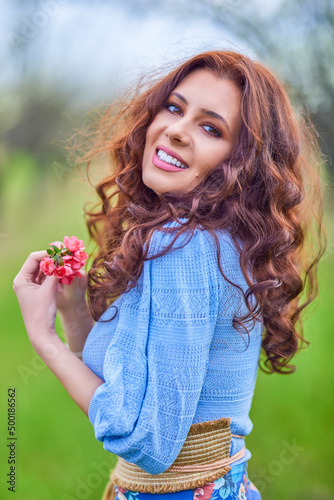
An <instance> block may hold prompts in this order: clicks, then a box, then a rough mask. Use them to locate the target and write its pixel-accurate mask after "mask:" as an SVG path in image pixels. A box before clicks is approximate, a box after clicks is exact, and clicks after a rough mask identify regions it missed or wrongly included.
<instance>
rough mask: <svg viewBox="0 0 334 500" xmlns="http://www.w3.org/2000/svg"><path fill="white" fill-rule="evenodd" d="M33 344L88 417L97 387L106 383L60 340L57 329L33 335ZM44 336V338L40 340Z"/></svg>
mask: <svg viewBox="0 0 334 500" xmlns="http://www.w3.org/2000/svg"><path fill="white" fill-rule="evenodd" d="M31 338H32V339H34V338H35V339H34V340H31V344H32V346H33V347H34V349H35V351H36V353H37V354H38V356H39V357H40V358H41V359H42V360H43V361H44V363H45V364H46V365H47V366H48V367H49V368H50V370H51V371H52V372H53V373H54V374H55V375H56V377H57V378H58V380H59V381H60V383H61V384H62V385H63V386H64V388H65V389H66V391H67V392H68V394H69V395H70V396H71V398H72V399H73V401H74V402H75V403H76V404H77V405H78V406H79V408H81V410H82V411H83V412H84V413H85V415H86V416H87V417H88V408H89V404H90V401H91V399H92V397H93V394H94V392H95V390H96V389H97V387H98V386H99V385H101V384H103V383H104V380H102V379H101V378H100V377H98V376H97V375H95V373H94V372H92V370H90V369H89V368H88V366H86V365H85V364H84V363H83V362H82V361H80V359H78V358H77V357H76V356H75V355H74V354H73V353H72V352H71V351H70V350H69V349H68V348H67V347H66V346H65V344H64V343H63V342H62V341H61V340H60V338H59V337H58V335H57V333H56V331H55V330H54V331H51V332H50V333H48V332H39V335H38V337H35V336H33V335H31ZM40 338H42V339H43V340H42V341H41V340H38V339H40Z"/></svg>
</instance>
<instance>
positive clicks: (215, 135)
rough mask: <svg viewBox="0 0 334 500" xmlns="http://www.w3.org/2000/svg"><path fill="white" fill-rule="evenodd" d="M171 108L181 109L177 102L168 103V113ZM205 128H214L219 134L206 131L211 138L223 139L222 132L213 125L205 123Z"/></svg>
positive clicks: (166, 106) (166, 107)
mask: <svg viewBox="0 0 334 500" xmlns="http://www.w3.org/2000/svg"><path fill="white" fill-rule="evenodd" d="M169 106H175V108H178V109H181V108H180V106H179V105H178V104H175V102H167V103H166V104H165V106H164V108H165V109H167V111H169V109H168V108H169ZM170 113H172V111H170ZM203 126H205V127H210V128H213V129H214V130H215V131H216V132H217V134H211V133H210V132H208V131H207V130H206V132H208V134H209V135H211V137H222V133H221V132H220V130H219V129H218V128H217V127H214V126H213V125H212V124H211V123H203Z"/></svg>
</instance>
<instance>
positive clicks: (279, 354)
mask: <svg viewBox="0 0 334 500" xmlns="http://www.w3.org/2000/svg"><path fill="white" fill-rule="evenodd" d="M198 68H207V69H209V70H210V71H212V72H213V73H214V74H215V75H216V76H218V77H219V78H224V79H228V80H230V81H231V82H233V83H234V84H235V85H236V86H237V87H238V88H239V89H240V92H241V96H242V98H241V118H242V126H241V131H240V137H239V142H238V144H237V145H236V147H235V149H234V150H233V152H232V154H231V155H230V157H229V159H228V161H227V162H224V163H223V166H222V167H220V168H217V169H215V170H213V171H211V172H210V173H209V174H208V175H207V176H206V178H204V179H203V180H202V181H201V182H200V183H199V184H198V185H197V186H196V187H195V188H194V189H193V190H192V191H190V192H188V193H182V194H180V193H176V192H171V191H169V192H168V193H164V194H162V195H161V196H158V195H157V194H156V193H155V192H154V191H153V190H152V189H150V188H148V187H147V186H146V185H145V184H144V183H143V181H142V158H143V151H144V146H145V139H146V131H147V128H148V126H149V125H150V124H151V122H152V120H153V119H154V117H155V116H156V114H157V113H158V112H159V111H160V110H161V109H162V107H163V106H164V105H166V102H167V100H168V98H169V95H170V93H171V92H172V91H173V89H174V88H175V87H176V86H177V85H178V84H179V83H180V82H181V81H182V80H183V78H185V77H186V76H187V75H188V74H189V73H191V72H192V71H194V70H196V69H198ZM288 93H289V88H288V87H287V85H286V84H284V83H283V82H281V81H280V80H279V78H278V77H277V76H276V75H274V73H273V72H272V71H271V70H269V69H268V68H267V67H265V66H264V65H262V64H261V63H259V62H258V61H254V60H251V59H250V58H249V57H247V56H245V55H243V54H240V53H236V52H233V51H223V50H216V51H208V52H203V53H200V54H198V55H195V56H194V57H192V58H190V59H188V60H185V61H184V62H183V63H181V64H180V65H179V66H178V67H177V68H176V69H173V70H171V71H168V74H166V75H164V76H161V75H159V76H158V77H157V76H155V78H152V77H151V79H149V81H148V82H147V83H144V84H142V83H138V85H137V86H136V87H135V90H134V95H132V96H131V93H130V94H129V95H123V97H121V98H119V99H118V100H116V101H115V102H114V103H113V104H112V105H111V106H109V107H107V109H104V110H103V112H102V116H101V115H100V116H99V119H98V120H95V121H94V123H93V127H92V129H91V130H90V132H87V129H86V132H84V133H82V132H80V131H78V133H75V134H74V135H73V136H72V137H71V140H70V144H71V148H72V151H73V149H75V150H78V148H83V149H81V154H80V155H79V157H77V158H76V160H75V161H76V162H77V163H78V164H80V163H85V164H86V163H87V172H88V178H89V169H90V167H91V166H92V162H93V160H96V159H97V158H100V160H99V161H100V164H101V165H103V169H104V178H103V179H102V180H100V181H99V182H98V183H97V184H96V185H95V186H94V187H95V189H96V192H97V194H98V197H99V201H98V203H97V204H96V205H95V206H94V207H93V209H92V210H88V209H86V208H85V207H84V213H85V217H86V224H87V227H88V231H89V235H90V237H91V238H92V239H93V240H94V241H95V242H96V248H95V251H94V252H93V262H92V265H91V268H90V270H89V272H88V276H89V284H88V293H87V299H88V304H89V307H90V310H91V313H92V316H93V318H94V320H95V321H98V320H99V319H100V317H101V315H102V313H103V312H104V311H105V310H106V309H107V308H108V307H110V305H111V304H112V303H113V302H114V301H115V299H116V298H117V297H119V296H120V295H121V294H123V293H126V292H127V291H129V290H130V289H131V288H132V287H134V286H135V284H136V283H137V281H138V278H139V276H140V274H141V272H142V268H143V262H144V261H145V260H149V259H151V258H157V257H158V256H161V255H164V254H165V253H166V252H168V251H170V250H171V247H172V245H173V244H174V242H175V240H176V239H177V237H178V236H179V235H180V234H182V233H184V232H185V231H190V237H191V235H192V234H193V232H194V230H195V228H196V227H197V226H198V225H199V224H200V225H201V226H202V227H203V228H204V229H205V230H207V231H209V232H210V233H211V234H212V236H213V238H214V240H215V244H216V249H217V258H218V265H219V268H220V272H221V273H222V274H223V276H224V277H225V278H226V276H225V275H224V273H223V271H222V269H221V267H220V248H219V241H218V238H217V235H216V234H215V231H216V230H217V229H223V230H224V229H225V230H227V229H228V231H229V233H230V235H231V237H232V238H233V241H234V243H235V245H236V247H237V249H238V251H239V253H240V266H241V269H242V272H243V275H244V277H245V280H246V282H247V285H248V287H249V288H248V290H247V291H246V293H244V292H243V291H242V290H241V288H240V287H239V286H238V285H236V284H234V283H232V282H231V281H229V280H228V279H227V278H226V279H227V281H229V283H231V284H232V285H234V286H236V287H237V288H239V289H240V290H241V292H242V294H243V297H244V300H245V303H246V305H247V309H248V313H247V315H244V316H240V317H237V316H236V315H235V316H234V318H233V326H235V328H236V329H237V330H238V331H239V326H240V325H241V326H243V327H244V329H245V330H246V331H247V332H248V330H247V328H246V327H245V324H244V322H246V321H248V320H249V319H251V320H253V322H254V321H255V320H257V321H260V320H261V319H262V320H263V325H264V328H263V333H262V348H263V351H264V353H265V355H266V359H265V363H264V365H265V367H266V369H267V370H265V369H264V367H262V366H261V365H260V368H261V370H262V371H264V372H265V373H273V372H279V373H286V374H287V373H292V372H294V371H295V370H296V367H295V366H294V365H292V364H289V362H290V360H291V359H292V357H293V356H294V355H295V354H296V352H297V351H298V350H299V349H302V348H303V344H306V345H309V342H308V341H307V340H306V339H305V338H304V336H303V322H302V318H301V312H302V311H303V309H305V307H306V306H307V305H309V304H310V303H311V302H312V301H313V300H314V299H315V298H316V297H317V295H318V279H317V269H318V262H319V260H320V258H321V257H322V255H323V254H324V252H325V248H326V245H327V235H326V232H325V229H324V226H323V223H322V218H323V194H324V193H323V191H324V181H323V177H322V172H321V167H322V165H323V164H324V159H323V155H322V154H321V152H320V148H319V144H318V140H317V138H318V134H317V132H316V129H315V127H314V125H313V123H312V121H311V119H310V116H309V114H308V112H307V111H305V110H304V109H302V108H301V107H299V109H298V107H297V106H294V105H292V102H291V101H290V99H289V97H288ZM73 143H74V145H73ZM106 165H107V166H108V167H107V166H106ZM107 168H108V169H109V173H108V175H107V176H105V172H106V170H107ZM181 217H184V218H186V222H185V223H182V224H181V225H180V226H178V227H177V228H175V227H173V228H164V229H162V226H163V225H164V224H165V223H166V222H169V221H177V222H180V221H179V218H181ZM156 229H160V230H162V231H165V232H170V231H171V230H172V231H174V232H175V237H174V238H173V241H172V242H171V244H170V245H169V246H168V247H167V248H166V249H164V250H163V251H162V252H160V253H158V254H156V255H154V256H151V257H148V256H147V249H148V243H149V241H150V239H151V237H152V234H153V232H154V231H155V230H156ZM238 240H241V241H242V242H243V245H242V247H240V245H239V241H238ZM145 248H146V250H145ZM248 271H250V272H251V275H252V277H253V278H254V280H255V281H254V282H253V281H252V280H251V278H250V275H249V274H248ZM251 295H254V297H255V298H256V304H255V306H254V307H252V305H251V304H250V302H249V297H250V296H251ZM116 314H117V310H116ZM111 319H113V318H111Z"/></svg>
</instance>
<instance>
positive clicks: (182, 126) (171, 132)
mask: <svg viewBox="0 0 334 500" xmlns="http://www.w3.org/2000/svg"><path fill="white" fill-rule="evenodd" d="M165 133H166V136H167V137H168V139H169V140H170V141H171V142H177V143H179V144H183V145H184V146H187V145H188V144H189V143H190V131H189V124H187V122H186V120H185V119H184V118H180V119H179V120H178V121H177V122H175V123H173V124H171V125H169V127H167V128H166V130H165Z"/></svg>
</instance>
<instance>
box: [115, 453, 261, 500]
mask: <svg viewBox="0 0 334 500" xmlns="http://www.w3.org/2000/svg"><path fill="white" fill-rule="evenodd" d="M154 496H155V497H156V498H157V497H159V498H158V499H157V500H260V499H261V494H260V492H259V491H258V490H257V489H256V487H255V486H254V484H253V483H252V482H251V481H250V480H249V479H248V475H247V462H244V463H242V464H239V465H235V466H233V467H232V469H231V470H230V471H229V472H228V473H227V474H225V475H224V476H222V477H220V478H218V479H216V480H215V481H213V483H208V484H205V485H204V486H201V487H200V488H196V489H193V490H183V491H176V492H175V493H139V492H137V491H129V490H124V489H122V488H118V487H117V486H115V500H153V497H154Z"/></svg>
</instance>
